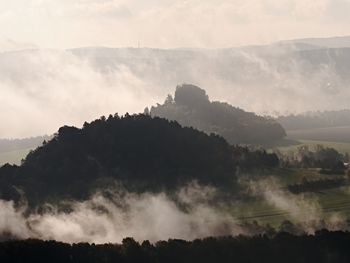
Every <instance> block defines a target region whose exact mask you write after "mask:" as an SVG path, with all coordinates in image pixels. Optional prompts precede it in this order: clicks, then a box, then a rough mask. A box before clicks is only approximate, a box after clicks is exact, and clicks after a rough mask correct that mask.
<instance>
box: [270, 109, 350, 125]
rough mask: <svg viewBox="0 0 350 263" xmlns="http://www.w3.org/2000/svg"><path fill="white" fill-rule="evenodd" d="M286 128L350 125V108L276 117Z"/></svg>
mask: <svg viewBox="0 0 350 263" xmlns="http://www.w3.org/2000/svg"><path fill="white" fill-rule="evenodd" d="M276 120H277V121H278V122H279V123H281V124H282V126H283V127H284V128H285V129H286V130H303V129H315V128H327V127H339V126H349V125H350V110H340V111H323V112H308V113H304V114H298V115H287V116H280V117H278V118H277V119H276Z"/></svg>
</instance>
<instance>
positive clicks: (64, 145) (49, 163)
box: [0, 115, 278, 203]
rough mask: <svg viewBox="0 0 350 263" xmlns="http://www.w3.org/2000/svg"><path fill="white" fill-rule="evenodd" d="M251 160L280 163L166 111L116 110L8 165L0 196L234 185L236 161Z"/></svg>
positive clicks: (1, 175)
mask: <svg viewBox="0 0 350 263" xmlns="http://www.w3.org/2000/svg"><path fill="white" fill-rule="evenodd" d="M243 156H244V158H242V157H243ZM249 156H251V158H249ZM250 159H251V160H253V161H251V160H250ZM247 164H249V165H251V164H254V165H255V167H259V166H264V165H267V166H276V165H278V159H277V157H276V156H275V155H270V154H266V153H265V152H252V153H250V152H249V151H247V149H245V148H239V147H232V146H230V145H229V144H228V143H227V142H226V141H225V140H224V139H223V138H221V137H219V136H216V135H210V136H209V135H207V134H205V133H203V132H200V131H197V130H194V129H192V128H183V127H181V126H180V125H179V124H178V123H176V122H169V121H167V120H165V119H160V118H151V117H150V116H145V115H132V116H130V115H125V116H123V117H119V116H118V115H116V116H114V117H113V116H110V117H108V118H107V119H106V118H104V117H102V118H101V119H98V120H95V121H93V122H91V123H85V124H84V127H83V128H82V129H78V128H75V127H68V126H64V127H62V128H60V129H59V131H58V133H57V134H56V135H55V136H54V138H53V139H52V140H50V141H49V142H47V143H46V144H44V145H43V146H41V147H39V148H37V149H36V150H34V151H32V152H31V153H29V155H28V156H27V157H26V159H25V160H24V162H23V163H22V165H21V166H10V165H6V166H3V167H2V168H1V169H0V193H1V196H0V197H1V198H2V199H16V198H19V197H20V196H21V194H20V193H23V192H24V193H25V194H26V197H27V198H28V200H29V201H30V202H32V203H37V202H41V201H43V200H46V201H50V200H51V201H55V200H56V199H59V200H62V198H74V199H84V198H88V197H89V195H90V194H92V193H94V192H95V191H97V190H98V189H105V188H106V187H107V188H108V187H111V186H113V185H114V183H115V182H116V181H118V183H121V184H123V185H124V187H126V188H127V189H128V190H130V191H137V192H143V191H161V190H165V189H174V188H176V187H177V186H182V185H184V184H186V183H189V182H191V181H193V180H196V181H198V182H199V183H201V184H205V185H208V184H209V185H214V186H217V187H220V188H222V189H223V188H225V187H226V188H228V189H229V190H230V191H232V189H234V188H235V184H236V177H235V170H236V167H237V166H242V167H243V168H244V166H248V165H247Z"/></svg>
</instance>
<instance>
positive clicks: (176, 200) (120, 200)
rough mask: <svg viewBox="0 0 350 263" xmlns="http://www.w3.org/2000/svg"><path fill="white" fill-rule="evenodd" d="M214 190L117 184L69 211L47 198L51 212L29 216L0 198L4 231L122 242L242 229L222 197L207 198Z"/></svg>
mask: <svg viewBox="0 0 350 263" xmlns="http://www.w3.org/2000/svg"><path fill="white" fill-rule="evenodd" d="M213 195H215V190H214V189H212V188H210V187H200V186H199V185H198V184H196V183H193V184H191V185H189V186H187V187H186V188H183V189H181V190H180V191H179V192H178V193H177V194H176V195H175V196H174V197H170V196H169V195H167V194H165V193H160V194H149V193H145V194H132V193H127V192H125V191H122V190H120V189H114V190H113V191H111V192H109V196H110V197H111V198H106V197H104V196H103V195H102V194H100V193H97V194H96V195H94V196H93V197H92V198H91V199H90V200H88V201H84V202H72V201H71V202H68V204H69V205H70V207H71V210H72V211H71V212H70V213H65V212H62V211H61V210H59V209H58V208H57V207H55V206H52V205H49V204H48V205H47V206H46V210H45V211H46V212H43V213H31V214H30V215H29V216H24V213H23V212H24V211H25V206H21V207H20V208H15V207H14V204H13V203H12V202H5V201H0V207H1V210H2V217H1V219H0V220H1V221H0V233H2V234H4V233H6V234H7V235H10V236H14V237H17V238H29V237H34V238H40V239H55V240H59V241H64V242H69V243H74V242H82V241H84V242H94V243H106V242H121V241H122V239H123V238H125V237H134V238H135V239H136V240H139V241H142V240H146V239H147V240H151V241H158V240H164V239H168V238H181V239H187V240H192V239H195V238H200V237H206V236H217V235H228V234H233V235H235V234H239V233H243V230H242V229H241V228H240V227H239V226H238V224H237V221H236V220H235V219H234V218H233V217H232V216H231V215H230V214H229V213H228V212H226V211H225V209H223V208H222V207H221V206H220V204H219V203H216V204H215V205H214V204H212V205H210V204H209V203H208V201H210V200H211V199H212V198H213ZM66 205H67V203H66ZM180 206H181V207H180Z"/></svg>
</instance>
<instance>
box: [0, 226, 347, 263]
mask: <svg viewBox="0 0 350 263" xmlns="http://www.w3.org/2000/svg"><path fill="white" fill-rule="evenodd" d="M349 243H350V233H348V232H329V231H327V230H322V231H318V232H316V233H315V235H303V236H294V235H291V234H288V233H279V234H277V235H275V236H274V237H268V236H266V235H260V236H255V237H246V236H237V237H221V238H213V237H209V238H205V239H197V240H194V241H191V242H189V241H184V240H176V239H170V240H168V241H159V242H157V243H155V244H151V243H150V242H148V241H144V242H142V243H141V244H140V243H138V242H136V241H135V240H133V239H132V238H126V239H124V240H123V242H122V244H103V245H95V244H87V243H79V244H73V245H69V244H65V243H60V242H55V241H40V240H25V241H8V242H3V243H0V260H1V262H13V263H20V262H21V263H22V262H38V263H40V262H43V263H47V262H51V263H55V262H59V263H62V262H67V263H68V262H72V263H80V262H84V263H95V262H99V263H109V262H120V263H124V262H125V263H141V262H142V263H145V262H149V263H151V262H158V263H162V262H164V263H172V262H174V263H175V262H176V263H178V262H183V263H185V262H189V263H193V262H202V263H205V262H210V263H212V262H237V263H240V262H242V263H243V262H244V263H253V262H269V263H274V262H276V263H277V262H278V263H280V262H284V263H289V262H291V263H295V262H299V263H310V262H318V263H326V262H327V263H332V262H336V263H343V262H344V263H348V262H350V250H349Z"/></svg>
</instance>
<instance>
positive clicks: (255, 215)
mask: <svg viewBox="0 0 350 263" xmlns="http://www.w3.org/2000/svg"><path fill="white" fill-rule="evenodd" d="M268 174H270V176H271V177H273V178H274V179H275V180H276V181H277V182H278V185H279V187H280V188H279V189H278V190H279V191H280V192H278V194H277V195H276V199H277V200H276V202H277V203H280V204H284V205H290V206H291V208H289V209H282V208H281V206H282V205H280V206H278V205H276V204H274V203H271V202H268V201H267V200H266V199H264V198H252V199H250V200H247V201H241V202H237V204H235V205H234V208H233V209H232V210H231V213H232V215H233V216H234V217H235V218H237V219H239V220H242V221H248V222H253V221H257V222H259V224H261V225H266V224H270V225H271V226H274V227H278V226H280V225H281V223H282V222H283V221H284V220H290V221H292V222H294V223H301V222H302V221H303V220H308V219H309V218H308V212H309V211H308V210H307V209H308V207H309V206H310V204H311V205H312V206H313V205H316V207H317V216H319V217H320V218H319V219H324V220H332V219H334V217H337V218H342V219H343V220H344V221H345V220H347V219H350V186H343V187H339V188H332V189H327V190H322V191H317V192H307V193H303V194H292V193H289V192H288V190H287V189H286V186H288V185H290V184H296V183H301V181H302V179H303V178H304V177H305V178H307V179H308V180H309V181H312V180H322V179H331V178H335V177H338V176H337V175H323V174H320V173H319V172H318V170H317V169H276V170H271V171H270V172H267V173H266V174H264V175H262V176H263V177H264V176H267V175H268ZM255 180H257V181H258V180H259V178H255ZM293 209H294V210H293ZM291 211H292V212H291ZM293 211H294V212H293ZM298 213H300V215H298ZM300 218H301V219H302V220H300Z"/></svg>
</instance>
